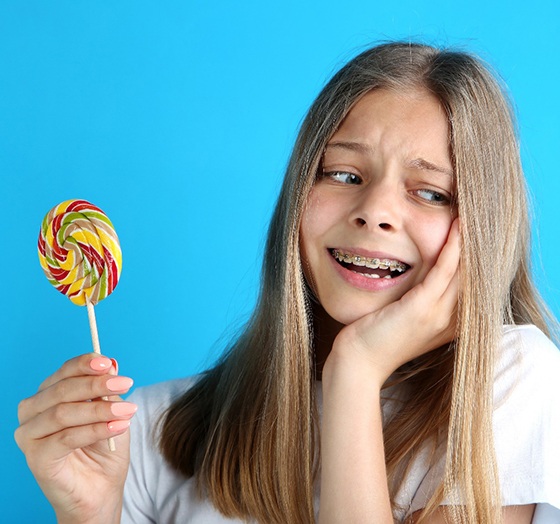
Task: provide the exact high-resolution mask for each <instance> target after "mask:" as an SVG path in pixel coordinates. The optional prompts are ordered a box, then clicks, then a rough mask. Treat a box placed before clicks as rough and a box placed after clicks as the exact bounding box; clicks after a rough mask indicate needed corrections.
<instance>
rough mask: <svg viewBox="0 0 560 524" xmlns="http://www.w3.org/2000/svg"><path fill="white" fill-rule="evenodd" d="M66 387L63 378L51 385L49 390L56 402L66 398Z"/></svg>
mask: <svg viewBox="0 0 560 524" xmlns="http://www.w3.org/2000/svg"><path fill="white" fill-rule="evenodd" d="M68 389H69V388H68V384H67V382H66V381H65V380H61V381H60V382H57V383H56V384H54V385H53V386H52V388H51V392H52V395H53V397H54V400H55V401H56V403H57V404H58V403H60V402H62V401H64V400H65V399H66V397H67V394H68Z"/></svg>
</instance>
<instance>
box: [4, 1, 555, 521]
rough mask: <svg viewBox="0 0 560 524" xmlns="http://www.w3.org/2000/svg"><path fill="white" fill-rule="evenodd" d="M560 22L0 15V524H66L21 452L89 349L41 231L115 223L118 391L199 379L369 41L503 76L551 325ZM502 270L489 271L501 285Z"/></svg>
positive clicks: (508, 6) (330, 6)
mask: <svg viewBox="0 0 560 524" xmlns="http://www.w3.org/2000/svg"><path fill="white" fill-rule="evenodd" d="M390 4H394V5H390ZM452 4H455V5H453V6H452ZM559 6H560V4H559V3H558V2H556V1H555V0H550V1H548V2H540V3H539V4H538V7H536V4H534V3H522V4H521V3H519V4H518V5H517V6H515V3H512V2H488V1H484V2H482V1H471V2H469V3H468V4H467V3H465V4H457V3H452V2H447V1H446V2H443V1H442V2H437V1H433V0H431V1H418V0H417V1H408V0H407V1H400V2H398V3H397V2H395V3H392V2H384V3H383V4H381V3H378V2H373V1H346V2H340V1H339V0H322V1H318V2H302V1H294V2H291V1H289V2H288V1H283V2H278V3H272V2H270V3H268V2H256V1H255V2H248V1H246V2H226V1H214V2H211V3H210V2H202V1H193V0H190V1H186V0H181V1H178V0H177V1H169V0H159V1H157V2H156V1H153V2H149V1H143V0H136V1H130V0H119V1H118V2H114V1H91V0H88V1H85V0H72V1H56V2H42V1H23V2H22V1H21V0H14V1H11V0H9V1H7V0H2V1H1V2H0V144H1V145H0V180H1V190H0V205H1V209H2V219H1V220H0V238H1V239H2V247H1V256H0V274H1V275H2V290H1V293H0V313H1V314H0V348H1V352H2V353H1V354H2V357H3V365H4V372H3V376H4V382H3V384H4V386H3V388H2V389H3V402H2V404H1V409H2V413H1V417H0V454H1V455H0V458H1V462H0V463H1V464H2V468H1V469H0V471H1V472H0V502H1V507H2V516H1V517H0V520H2V521H3V522H18V523H19V524H25V523H36V522H41V523H49V522H54V517H53V513H52V510H51V509H50V508H49V506H48V504H47V502H46V500H45V499H44V497H43V496H42V494H41V492H40V490H39V488H38V487H37V486H36V484H35V482H34V480H33V478H32V476H31V474H30V473H29V471H28V470H27V468H26V465H25V459H24V457H23V455H22V454H21V453H20V452H19V450H18V449H17V447H16V445H15V443H14V441H13V437H12V434H13V430H14V429H15V427H16V426H17V417H16V408H17V403H18V401H19V399H21V398H23V397H25V396H29V395H31V394H33V393H34V391H35V390H36V388H37V387H38V385H39V383H40V382H41V381H42V380H43V379H44V377H46V376H47V375H49V374H50V373H52V372H53V371H54V370H55V369H56V368H57V367H58V366H59V365H60V364H61V363H62V362H63V361H64V360H66V359H68V358H71V357H72V356H74V355H77V354H80V353H84V352H87V351H90V348H91V343H90V338H89V329H88V322H87V315H86V311H85V309H84V308H79V307H76V306H74V305H73V304H71V303H70V301H69V300H68V299H66V298H65V297H64V296H62V295H61V294H59V293H57V292H56V291H55V290H54V289H53V288H52V287H51V286H50V285H49V284H48V283H47V281H46V279H45V277H44V276H43V273H42V271H41V269H40V267H39V263H38V260H37V253H36V239H37V234H38V230H39V225H40V222H41V220H42V218H43V216H44V214H45V213H46V212H47V211H48V210H49V209H50V208H51V207H52V206H54V205H55V204H57V203H59V202H61V201H63V200H66V199H68V198H85V199H88V200H90V201H92V202H93V203H95V204H96V205H98V206H100V207H101V208H102V209H103V210H105V212H106V213H107V214H108V215H109V217H110V218H111V220H112V221H113V223H114V224H115V227H116V229H117V232H118V234H119V236H120V239H121V244H122V248H123V252H124V269H123V274H122V278H121V281H120V283H119V286H118V288H117V290H116V292H115V293H114V295H112V296H111V297H109V298H108V299H107V300H106V301H104V302H102V303H101V304H99V306H98V307H97V308H96V311H97V321H98V325H99V331H100V338H101V348H102V350H103V352H104V353H106V354H107V355H109V356H114V357H116V358H118V360H119V362H120V365H121V371H122V373H123V374H127V375H129V376H132V377H133V378H134V379H135V380H136V385H145V384H149V383H153V382H157V381H161V380H166V379H170V378H175V377H179V376H184V375H188V374H192V373H195V372H197V371H200V370H201V369H203V368H205V367H206V366H208V365H209V364H210V363H211V362H212V361H213V360H214V358H215V357H216V356H217V355H218V354H219V352H220V348H221V347H222V345H223V342H224V340H226V339H227V338H229V336H231V334H232V333H234V332H235V329H236V328H237V327H238V326H239V325H240V324H241V323H242V322H243V321H244V320H245V319H246V318H247V315H248V313H249V311H250V310H251V307H252V305H253V302H254V298H255V293H256V285H257V282H258V274H259V269H260V253H261V251H262V248H263V242H264V236H265V231H266V225H267V222H268V219H269V216H270V213H271V209H272V206H273V203H274V200H275V197H276V194H277V191H278V188H279V184H280V181H281V178H282V175H283V171H284V168H285V166H286V163H287V159H288V155H289V151H290V148H291V145H292V142H293V139H294V137H295V134H296V130H297V128H298V125H299V123H300V121H301V119H302V117H303V115H304V113H305V111H306V109H307V108H308V106H309V104H310V103H311V101H312V100H313V98H314V97H315V95H316V94H317V93H318V91H319V89H320V88H321V87H322V85H323V84H324V83H325V81H326V80H327V79H328V78H329V76H330V75H331V74H332V73H333V72H334V70H336V69H337V68H338V67H340V66H341V65H342V64H343V63H344V62H345V61H347V60H348V59H349V58H351V57H352V56H354V55H355V54H357V53H358V52H359V51H361V50H362V49H364V47H365V46H367V45H368V44H371V43H373V42H377V41H380V40H383V39H388V38H391V39H392V38H404V39H409V38H412V39H422V40H424V41H427V42H428V43H437V44H449V45H453V46H458V47H461V48H465V49H468V50H471V51H474V52H476V53H479V54H480V55H481V56H482V57H483V58H485V59H486V60H487V61H488V62H490V63H491V64H492V65H493V66H495V67H496V68H497V69H498V70H499V71H500V72H501V74H502V76H503V78H504V80H505V81H506V83H507V84H508V86H509V88H510V90H511V93H512V95H513V97H514V99H515V102H516V107H517V111H518V114H519V122H520V134H521V138H522V143H523V146H522V153H523V161H524V165H525V168H526V172H527V177H528V180H529V184H530V188H531V193H532V195H533V199H534V202H535V219H536V226H537V228H538V230H539V234H538V236H537V237H536V238H535V264H536V266H537V267H538V268H539V270H538V275H539V285H540V287H541V290H542V292H543V294H544V296H545V297H546V299H547V300H548V301H549V303H550V304H551V306H552V309H553V311H554V312H555V313H556V314H557V315H558V313H559V312H560V308H559V304H560V302H559V300H558V290H559V289H560V276H559V274H558V272H557V271H554V270H555V269H556V268H557V262H556V259H557V258H558V256H559V254H560V253H559V249H558V232H557V228H558V218H559V213H558V195H559V194H560V177H559V176H558V147H559V146H558V145H559V144H560V125H559V122H560V104H558V84H559V83H560V77H559V73H558V67H557V56H558V51H559V49H560V7H559ZM499 263H500V261H486V262H485V264H486V266H487V275H488V278H492V266H493V265H494V264H499Z"/></svg>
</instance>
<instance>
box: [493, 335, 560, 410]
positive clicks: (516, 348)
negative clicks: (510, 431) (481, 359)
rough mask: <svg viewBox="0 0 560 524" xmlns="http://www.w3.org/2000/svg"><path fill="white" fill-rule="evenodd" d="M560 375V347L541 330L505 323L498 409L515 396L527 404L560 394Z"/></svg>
mask: <svg viewBox="0 0 560 524" xmlns="http://www.w3.org/2000/svg"><path fill="white" fill-rule="evenodd" d="M559 377H560V351H559V350H558V348H557V347H556V346H555V345H554V343H553V342H552V341H551V340H550V339H549V338H548V337H547V336H546V335H545V334H544V333H543V332H542V331H541V330H539V329H538V328H537V327H535V326H532V325H523V326H504V328H503V337H502V341H501V344H500V346H499V348H498V354H497V355H496V362H495V382H494V409H495V410H499V409H500V407H501V406H502V405H504V404H507V403H508V402H509V403H511V402H512V400H516V401H518V402H522V403H523V404H525V403H526V402H530V401H538V400H543V399H544V398H546V397H549V395H552V396H557V395H560V380H559ZM512 396H513V397H514V399H511V397H512ZM533 407H534V406H533Z"/></svg>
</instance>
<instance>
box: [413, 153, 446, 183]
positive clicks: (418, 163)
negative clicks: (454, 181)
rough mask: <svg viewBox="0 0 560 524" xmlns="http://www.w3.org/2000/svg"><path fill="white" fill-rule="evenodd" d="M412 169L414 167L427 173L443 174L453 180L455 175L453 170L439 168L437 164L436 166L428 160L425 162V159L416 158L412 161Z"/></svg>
mask: <svg viewBox="0 0 560 524" xmlns="http://www.w3.org/2000/svg"><path fill="white" fill-rule="evenodd" d="M409 166H410V167H414V168H416V169H422V170H425V171H436V172H438V173H442V174H444V175H448V176H450V177H451V178H453V176H454V173H453V170H452V169H447V168H446V167H441V166H438V165H437V164H434V163H432V162H428V161H427V160H424V159H423V158H415V159H414V160H412V161H411V162H410V163H409Z"/></svg>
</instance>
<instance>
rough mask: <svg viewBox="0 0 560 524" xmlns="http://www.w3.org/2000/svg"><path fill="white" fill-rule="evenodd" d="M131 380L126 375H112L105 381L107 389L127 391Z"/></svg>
mask: <svg viewBox="0 0 560 524" xmlns="http://www.w3.org/2000/svg"><path fill="white" fill-rule="evenodd" d="M133 383H134V382H133V380H132V379H131V378H128V377H113V378H110V379H109V380H108V381H107V382H106V386H107V389H108V390H109V391H113V392H115V393H116V392H118V391H127V390H129V389H130V388H131V387H132V384H133Z"/></svg>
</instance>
